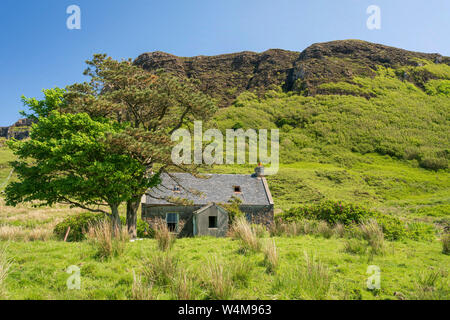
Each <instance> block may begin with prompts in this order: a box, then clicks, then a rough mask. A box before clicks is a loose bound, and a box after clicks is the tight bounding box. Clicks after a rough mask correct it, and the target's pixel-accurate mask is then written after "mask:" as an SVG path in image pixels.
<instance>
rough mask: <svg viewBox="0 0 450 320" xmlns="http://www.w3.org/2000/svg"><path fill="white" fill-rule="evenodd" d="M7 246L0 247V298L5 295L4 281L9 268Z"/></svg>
mask: <svg viewBox="0 0 450 320" xmlns="http://www.w3.org/2000/svg"><path fill="white" fill-rule="evenodd" d="M6 248H7V246H6V245H5V246H2V247H0V298H2V297H4V296H6V292H5V289H4V282H5V280H6V277H7V276H8V273H9V270H10V268H11V264H12V260H11V259H10V258H8V255H7V253H6Z"/></svg>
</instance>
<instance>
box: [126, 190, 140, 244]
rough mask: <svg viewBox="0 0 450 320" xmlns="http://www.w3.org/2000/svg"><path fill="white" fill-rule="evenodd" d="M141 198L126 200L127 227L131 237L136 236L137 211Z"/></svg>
mask: <svg viewBox="0 0 450 320" xmlns="http://www.w3.org/2000/svg"><path fill="white" fill-rule="evenodd" d="M140 200H141V199H140V198H139V199H138V200H128V201H127V227H128V234H129V235H130V237H131V238H132V239H134V238H136V237H137V212H138V209H139V205H140V203H141V201H140Z"/></svg>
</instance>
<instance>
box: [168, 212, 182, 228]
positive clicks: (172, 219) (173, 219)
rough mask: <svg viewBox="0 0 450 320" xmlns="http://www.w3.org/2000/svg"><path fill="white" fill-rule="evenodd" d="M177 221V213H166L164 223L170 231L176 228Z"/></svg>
mask: <svg viewBox="0 0 450 320" xmlns="http://www.w3.org/2000/svg"><path fill="white" fill-rule="evenodd" d="M178 221H179V215H178V213H175V212H169V213H167V214H166V223H167V227H168V228H169V230H170V231H172V232H174V231H176V230H177V226H178Z"/></svg>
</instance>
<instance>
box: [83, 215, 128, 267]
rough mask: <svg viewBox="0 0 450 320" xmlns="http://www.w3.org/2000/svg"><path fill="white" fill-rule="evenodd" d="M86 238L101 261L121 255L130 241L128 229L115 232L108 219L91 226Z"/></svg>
mask: <svg viewBox="0 0 450 320" xmlns="http://www.w3.org/2000/svg"><path fill="white" fill-rule="evenodd" d="M86 238H87V239H88V241H89V242H90V243H91V244H92V245H93V246H94V247H95V248H96V250H97V256H98V257H99V258H101V259H104V258H110V257H113V256H119V255H121V254H122V253H123V252H124V251H125V247H126V244H127V243H128V242H129V241H130V236H129V234H128V232H127V230H126V228H122V229H121V230H118V229H115V230H114V228H113V227H112V225H111V222H110V221H109V220H108V219H104V220H102V221H100V222H98V223H96V224H93V225H91V226H90V227H89V229H88V232H87V233H86Z"/></svg>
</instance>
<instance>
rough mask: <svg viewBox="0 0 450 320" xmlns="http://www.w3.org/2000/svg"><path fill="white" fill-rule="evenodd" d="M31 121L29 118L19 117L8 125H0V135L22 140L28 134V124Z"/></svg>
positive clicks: (30, 123)
mask: <svg viewBox="0 0 450 320" xmlns="http://www.w3.org/2000/svg"><path fill="white" fill-rule="evenodd" d="M32 124H33V121H31V120H30V119H20V120H18V121H17V122H16V123H14V124H13V125H12V126H10V127H0V137H2V138H6V139H10V138H15V139H17V140H22V139H25V138H28V137H29V135H30V126H31V125H32Z"/></svg>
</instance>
